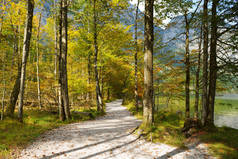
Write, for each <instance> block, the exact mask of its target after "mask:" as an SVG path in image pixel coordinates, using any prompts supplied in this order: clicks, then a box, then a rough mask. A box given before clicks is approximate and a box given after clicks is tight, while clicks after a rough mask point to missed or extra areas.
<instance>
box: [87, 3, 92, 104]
mask: <svg viewBox="0 0 238 159" xmlns="http://www.w3.org/2000/svg"><path fill="white" fill-rule="evenodd" d="M89 3H90V5H91V1H89ZM87 14H88V16H90V14H89V12H87ZM88 34H90V19H88ZM88 50H89V51H88V86H89V87H90V86H91V71H92V67H91V65H92V62H91V55H92V54H91V50H90V46H89V48H88ZM91 98H92V93H91V88H90V91H88V92H87V101H90V100H91Z"/></svg>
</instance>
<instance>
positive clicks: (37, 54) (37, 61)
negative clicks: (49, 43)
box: [36, 13, 42, 109]
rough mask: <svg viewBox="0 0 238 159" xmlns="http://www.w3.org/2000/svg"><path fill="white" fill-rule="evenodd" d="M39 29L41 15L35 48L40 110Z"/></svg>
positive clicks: (40, 105)
mask: <svg viewBox="0 0 238 159" xmlns="http://www.w3.org/2000/svg"><path fill="white" fill-rule="evenodd" d="M40 27H41V13H40V17H39V24H38V28H37V48H36V74H37V90H38V102H39V107H40V109H41V108H42V103H41V90H40V77H39V51H40V46H39V43H40Z"/></svg>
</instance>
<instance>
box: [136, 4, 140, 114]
mask: <svg viewBox="0 0 238 159" xmlns="http://www.w3.org/2000/svg"><path fill="white" fill-rule="evenodd" d="M139 4H140V0H137V5H136V14H135V106H136V111H138V100H139V97H138V75H137V67H138V65H137V63H138V59H137V54H138V51H139V47H138V40H137V37H138V35H137V34H138V33H137V27H138V26H137V21H138V12H139Z"/></svg>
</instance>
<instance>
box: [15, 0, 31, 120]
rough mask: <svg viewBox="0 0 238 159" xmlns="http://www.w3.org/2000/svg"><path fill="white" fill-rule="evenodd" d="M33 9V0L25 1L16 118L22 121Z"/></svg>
mask: <svg viewBox="0 0 238 159" xmlns="http://www.w3.org/2000/svg"><path fill="white" fill-rule="evenodd" d="M33 11H34V0H28V1H27V19H26V26H25V33H24V43H23V52H22V67H21V81H20V92H19V108H18V109H19V110H18V118H19V121H21V122H23V99H24V87H25V76H26V65H27V58H28V55H29V49H30V41H31V34H32V19H33Z"/></svg>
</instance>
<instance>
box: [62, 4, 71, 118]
mask: <svg viewBox="0 0 238 159" xmlns="http://www.w3.org/2000/svg"><path fill="white" fill-rule="evenodd" d="M62 4H63V5H62V41H61V42H62V59H61V60H62V84H63V87H62V88H63V89H62V94H63V100H64V111H65V117H66V119H70V118H71V115H70V108H69V94H68V75H67V54H68V4H69V3H68V0H63V3H62Z"/></svg>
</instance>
